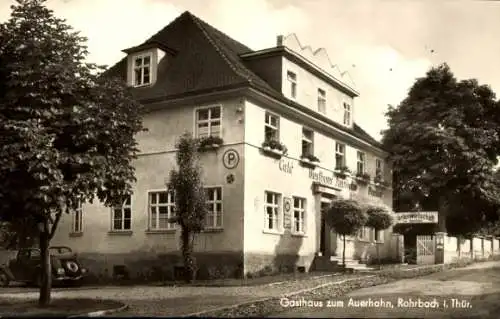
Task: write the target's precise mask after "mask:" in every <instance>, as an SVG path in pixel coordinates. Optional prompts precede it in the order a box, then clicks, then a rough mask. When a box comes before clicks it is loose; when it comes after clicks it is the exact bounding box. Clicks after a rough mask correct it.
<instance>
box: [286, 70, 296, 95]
mask: <svg viewBox="0 0 500 319" xmlns="http://www.w3.org/2000/svg"><path fill="white" fill-rule="evenodd" d="M287 79H288V84H289V85H290V96H291V97H292V98H293V99H295V98H296V97H297V75H296V74H295V73H293V72H292V71H288V72H287Z"/></svg>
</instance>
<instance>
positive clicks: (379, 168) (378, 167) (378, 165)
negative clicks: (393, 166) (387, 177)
mask: <svg viewBox="0 0 500 319" xmlns="http://www.w3.org/2000/svg"><path fill="white" fill-rule="evenodd" d="M377 172H379V173H380V175H384V162H383V161H382V159H380V158H376V159H375V174H377Z"/></svg>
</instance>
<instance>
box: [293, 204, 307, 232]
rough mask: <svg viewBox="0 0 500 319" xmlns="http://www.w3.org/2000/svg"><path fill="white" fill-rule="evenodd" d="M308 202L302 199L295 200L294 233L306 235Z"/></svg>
mask: <svg viewBox="0 0 500 319" xmlns="http://www.w3.org/2000/svg"><path fill="white" fill-rule="evenodd" d="M305 218H306V200H305V199H304V198H300V197H294V198H293V233H296V234H305V232H306V231H305V226H306V223H305Z"/></svg>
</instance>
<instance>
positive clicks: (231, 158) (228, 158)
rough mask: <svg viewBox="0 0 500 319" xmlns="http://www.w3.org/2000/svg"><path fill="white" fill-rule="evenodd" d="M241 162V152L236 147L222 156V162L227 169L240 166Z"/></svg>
mask: <svg viewBox="0 0 500 319" xmlns="http://www.w3.org/2000/svg"><path fill="white" fill-rule="evenodd" d="M239 162H240V154H238V152H237V151H236V150H235V149H229V150H227V151H226V152H225V153H224V155H223V156H222V164H224V167H225V168H227V169H233V168H236V167H237V166H238V164H239Z"/></svg>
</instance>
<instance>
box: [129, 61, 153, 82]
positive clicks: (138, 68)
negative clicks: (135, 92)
mask: <svg viewBox="0 0 500 319" xmlns="http://www.w3.org/2000/svg"><path fill="white" fill-rule="evenodd" d="M151 60H152V54H151V53H149V54H143V55H138V56H136V57H134V72H133V79H132V83H134V86H144V85H149V84H151Z"/></svg>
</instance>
